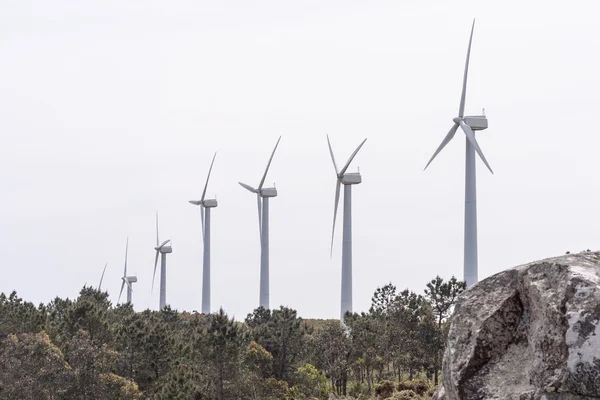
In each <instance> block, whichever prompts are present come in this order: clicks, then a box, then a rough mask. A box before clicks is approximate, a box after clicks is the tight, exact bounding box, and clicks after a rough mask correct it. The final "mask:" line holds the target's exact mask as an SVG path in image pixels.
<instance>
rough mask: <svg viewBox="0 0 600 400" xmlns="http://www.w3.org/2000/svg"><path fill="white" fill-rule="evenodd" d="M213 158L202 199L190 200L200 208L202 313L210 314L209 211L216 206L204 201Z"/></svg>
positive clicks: (210, 200) (214, 203)
mask: <svg viewBox="0 0 600 400" xmlns="http://www.w3.org/2000/svg"><path fill="white" fill-rule="evenodd" d="M216 156H217V153H216V152H215V155H214V156H213V159H212V162H211V163H210V168H209V170H208V176H207V177H206V183H205V184H204V190H203V191H202V197H201V198H200V200H190V203H192V204H194V205H197V206H200V218H201V220H202V239H203V241H204V257H203V260H202V313H203V314H210V209H211V208H214V207H216V206H217V200H216V199H205V198H204V197H205V196H206V188H207V187H208V181H209V179H210V173H211V171H212V167H213V164H214V163H215V157H216Z"/></svg>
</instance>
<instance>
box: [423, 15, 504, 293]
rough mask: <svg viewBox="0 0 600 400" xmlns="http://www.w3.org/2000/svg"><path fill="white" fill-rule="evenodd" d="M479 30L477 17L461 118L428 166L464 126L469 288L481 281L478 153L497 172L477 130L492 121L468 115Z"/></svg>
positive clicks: (457, 119)
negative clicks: (469, 80)
mask: <svg viewBox="0 0 600 400" xmlns="http://www.w3.org/2000/svg"><path fill="white" fill-rule="evenodd" d="M474 29H475V20H473V26H472V27H471V36H470V38H469V47H468V49H467V61H466V62H465V73H464V76H463V86H462V93H461V96H460V106H459V109H458V117H456V118H454V119H453V120H452V121H453V122H454V125H453V126H452V128H450V131H449V132H448V134H447V135H446V137H445V138H444V140H443V141H442V143H441V144H440V146H439V147H438V148H437V150H436V151H435V153H433V156H432V157H431V159H430V160H429V162H428V163H427V165H426V166H425V169H426V168H427V167H428V166H429V164H431V162H432V161H433V159H434V158H435V157H436V156H437V155H438V154H439V152H440V151H442V149H443V148H444V147H445V146H446V145H447V144H448V142H450V140H452V138H453V137H454V134H455V133H456V131H457V130H458V128H459V127H460V128H461V129H462V130H463V132H464V133H465V135H466V151H465V158H466V162H465V243H464V245H465V247H464V280H465V281H466V282H467V287H469V286H472V285H473V284H475V283H477V280H478V277H477V190H476V177H475V152H477V154H478V155H479V157H480V158H481V160H482V161H483V163H484V164H485V166H486V167H487V168H488V169H489V170H490V172H491V173H492V174H493V173H494V172H493V171H492V168H490V165H489V164H488V162H487V160H486V159H485V156H484V155H483V152H482V151H481V148H480V147H479V144H478V143H477V140H476V139H475V133H474V131H481V130H484V129H486V128H487V127H488V121H487V118H486V117H485V115H476V116H471V117H468V116H465V115H464V111H465V98H466V93H467V74H468V71H469V57H470V54H471V42H472V41H473V30H474Z"/></svg>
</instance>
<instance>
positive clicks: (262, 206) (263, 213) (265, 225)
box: [239, 136, 281, 308]
mask: <svg viewBox="0 0 600 400" xmlns="http://www.w3.org/2000/svg"><path fill="white" fill-rule="evenodd" d="M280 140H281V136H279V139H277V143H276V144H275V148H274V149H273V153H271V158H269V163H268V164H267V168H266V169H265V173H264V174H263V176H262V179H261V180H260V183H259V184H258V188H256V189H255V188H253V187H252V186H250V185H246V184H245V183H242V182H239V184H240V185H242V187H243V188H244V189H246V190H248V191H250V192H252V193H256V203H257V206H258V231H259V233H260V293H259V305H260V306H261V307H264V308H269V198H270V197H276V196H277V189H276V188H275V187H272V188H263V185H264V183H265V178H266V177H267V172H269V167H270V166H271V161H273V156H274V155H275V150H277V146H278V145H279V141H280Z"/></svg>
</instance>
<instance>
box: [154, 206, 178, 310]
mask: <svg viewBox="0 0 600 400" xmlns="http://www.w3.org/2000/svg"><path fill="white" fill-rule="evenodd" d="M170 241H171V239H168V240H165V241H164V242H162V243H160V244H159V240H158V211H157V212H156V247H155V248H154V250H156V257H155V258H154V273H153V274H152V289H154V277H155V276H156V266H157V265H158V255H159V254H160V299H159V302H158V309H159V310H162V309H163V308H164V307H165V306H166V305H167V254H169V253H172V252H173V249H172V248H171V246H167V243H169V242H170Z"/></svg>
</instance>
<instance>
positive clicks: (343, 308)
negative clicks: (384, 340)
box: [327, 135, 367, 322]
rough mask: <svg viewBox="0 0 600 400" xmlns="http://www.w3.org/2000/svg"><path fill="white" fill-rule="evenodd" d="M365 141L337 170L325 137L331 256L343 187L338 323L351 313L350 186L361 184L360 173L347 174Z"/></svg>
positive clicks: (329, 143)
mask: <svg viewBox="0 0 600 400" xmlns="http://www.w3.org/2000/svg"><path fill="white" fill-rule="evenodd" d="M366 141H367V139H365V140H363V141H362V142H361V143H360V144H359V145H358V147H357V148H356V150H354V153H352V155H351V156H350V158H349V159H348V161H347V162H346V164H345V165H344V167H343V168H342V169H341V170H338V167H337V164H336V162H335V157H334V156H333V149H332V148H331V142H330V141H329V135H327V144H328V145H329V154H331V161H333V168H335V175H336V178H337V179H336V185H335V202H334V203H333V207H334V208H333V228H332V229H331V255H333V238H334V235H335V220H336V216H337V209H338V203H339V201H340V186H341V185H342V184H343V185H344V232H343V240H342V296H341V297H342V299H341V303H340V321H341V322H343V321H344V315H345V314H346V312H347V311H350V312H352V185H358V184H359V183H361V182H362V178H361V176H360V172H348V173H346V171H347V170H348V167H349V166H350V163H351V162H352V160H353V159H354V157H356V154H358V151H359V150H360V148H361V147H362V146H363V145H364V144H365V142H366Z"/></svg>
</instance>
